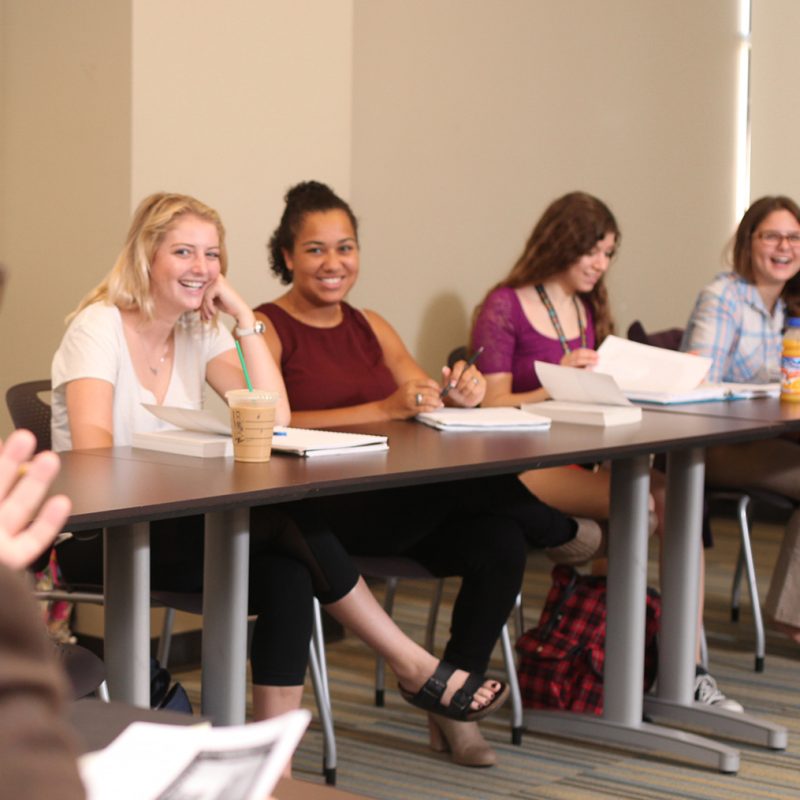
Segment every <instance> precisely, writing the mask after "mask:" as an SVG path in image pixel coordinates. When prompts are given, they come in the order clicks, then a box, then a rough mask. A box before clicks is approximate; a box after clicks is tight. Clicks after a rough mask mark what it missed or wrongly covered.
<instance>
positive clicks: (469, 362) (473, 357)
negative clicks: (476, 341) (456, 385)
mask: <svg viewBox="0 0 800 800" xmlns="http://www.w3.org/2000/svg"><path fill="white" fill-rule="evenodd" d="M482 352H483V345H481V346H480V347H479V348H478V349H477V350H476V351H475V352H474V353H473V354H472V355H471V356H470V357H469V358H468V359H467V364H466V366H465V367H464V369H462V370H461V375H463V374H464V373H465V372H466V371H467V370H468V369H469V368H470V367H471V366H472V365H473V364H474V363H475V362H476V361H477V360H478V358H479V357H480V354H481V353H482ZM461 375H459V376H458V377H459V378H460V377H461ZM450 388H451V384H450V383H449V382H448V384H447V386H445V387H444V389H442V391H441V394H440V395H439V397H441V398H445V397H447V393H448V392H449V391H450Z"/></svg>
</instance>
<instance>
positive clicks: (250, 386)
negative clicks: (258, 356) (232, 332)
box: [236, 339, 253, 392]
mask: <svg viewBox="0 0 800 800" xmlns="http://www.w3.org/2000/svg"><path fill="white" fill-rule="evenodd" d="M236 352H237V353H238V354H239V363H241V365H242V372H244V379H245V380H246V381H247V390H248V391H250V392H252V391H253V384H252V383H251V382H250V373H249V372H248V371H247V364H245V363H244V353H243V352H242V346H241V345H240V344H239V340H238V339H237V340H236Z"/></svg>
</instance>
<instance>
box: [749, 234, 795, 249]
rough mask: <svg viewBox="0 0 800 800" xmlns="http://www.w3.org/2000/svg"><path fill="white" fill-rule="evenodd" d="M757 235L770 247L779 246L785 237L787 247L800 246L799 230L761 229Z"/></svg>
mask: <svg viewBox="0 0 800 800" xmlns="http://www.w3.org/2000/svg"><path fill="white" fill-rule="evenodd" d="M757 235H758V238H759V239H761V241H762V242H766V243H767V244H768V245H769V246H770V247H780V245H781V242H783V240H784V239H786V244H788V245H789V247H800V231H794V232H793V233H781V232H780V231H761V232H759V233H758V234H757Z"/></svg>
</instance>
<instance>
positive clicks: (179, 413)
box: [142, 403, 231, 436]
mask: <svg viewBox="0 0 800 800" xmlns="http://www.w3.org/2000/svg"><path fill="white" fill-rule="evenodd" d="M142 405H143V406H144V407H145V408H146V409H147V410H148V411H149V412H150V413H151V414H154V415H155V416H157V417H158V418H159V419H163V420H164V422H169V424H170V425H174V426H175V427H176V428H182V429H183V430H185V431H200V433H221V434H226V435H228V436H230V434H231V425H230V422H222V420H220V419H217V417H215V416H214V415H213V414H212V413H211V412H209V411H203V410H201V409H196V408H176V407H175V406H158V405H154V404H152V403H142Z"/></svg>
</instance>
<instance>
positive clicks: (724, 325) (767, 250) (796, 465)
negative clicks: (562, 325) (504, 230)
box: [681, 196, 800, 644]
mask: <svg viewBox="0 0 800 800" xmlns="http://www.w3.org/2000/svg"><path fill="white" fill-rule="evenodd" d="M799 271H800V207H798V206H797V204H796V203H795V202H794V201H793V200H791V199H790V198H788V197H782V196H778V197H762V198H760V199H759V200H756V201H755V202H754V203H753V204H752V205H751V206H750V208H749V209H748V210H747V211H746V212H745V215H744V216H743V217H742V221H741V222H740V223H739V227H738V229H737V231H736V235H735V236H734V240H733V271H732V272H722V273H720V274H719V275H717V276H716V278H714V280H713V281H712V283H710V284H709V285H708V286H706V288H705V289H703V291H702V292H700V296H699V297H698V299H697V303H696V304H695V307H694V311H692V315H691V317H690V319H689V324H688V326H687V328H686V332H685V334H684V337H683V342H682V345H681V348H682V349H683V350H688V351H691V352H693V353H697V354H699V355H702V356H707V357H709V358H711V359H712V362H713V363H712V366H711V371H710V373H709V380H711V381H734V382H738V383H767V382H771V381H777V380H780V369H781V348H782V339H783V330H784V327H785V319H786V317H787V316H793V315H798V314H800V278H799V277H798V272H799ZM706 474H707V475H708V476H709V478H710V479H711V481H712V482H713V483H715V484H718V485H724V486H736V487H741V488H746V487H750V488H762V489H767V490H769V491H773V492H777V493H779V494H783V495H786V496H787V497H790V498H791V499H793V500H796V501H798V502H800V447H798V443H797V441H794V440H790V439H783V438H781V439H771V440H767V441H758V442H748V443H746V444H736V445H724V446H719V447H712V448H709V449H708V452H707V462H706ZM765 610H766V613H767V617H768V618H769V619H770V620H771V622H772V623H773V625H774V626H775V627H777V628H778V629H780V630H782V631H783V632H784V633H786V634H788V635H789V636H790V637H791V638H792V639H794V641H796V642H797V643H798V644H800V509H798V510H796V511H795V512H794V513H793V514H792V516H791V518H790V519H789V523H788V525H787V526H786V533H785V535H784V537H783V544H782V546H781V552H780V555H779V557H778V561H777V563H776V566H775V570H774V572H773V574H772V581H771V583H770V587H769V594H768V595H767V602H766V609H765Z"/></svg>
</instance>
